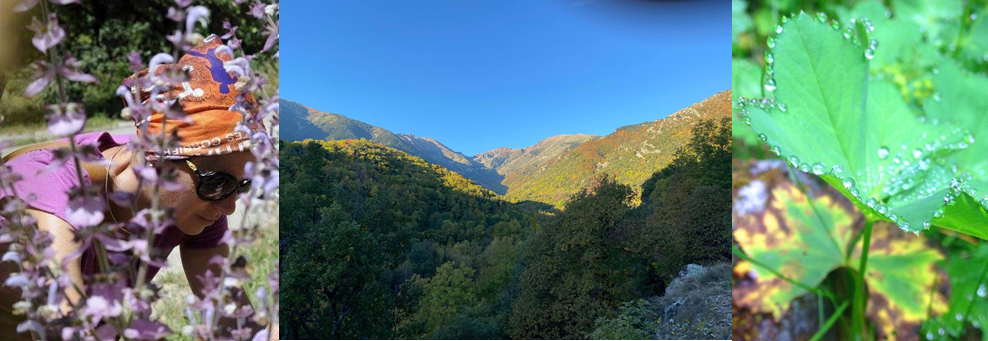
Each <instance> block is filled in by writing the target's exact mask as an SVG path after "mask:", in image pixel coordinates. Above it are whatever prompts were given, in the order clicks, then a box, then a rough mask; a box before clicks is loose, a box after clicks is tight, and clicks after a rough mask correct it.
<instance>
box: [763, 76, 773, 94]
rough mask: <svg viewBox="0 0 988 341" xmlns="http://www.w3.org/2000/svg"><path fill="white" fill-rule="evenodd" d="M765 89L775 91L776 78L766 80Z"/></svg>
mask: <svg viewBox="0 0 988 341" xmlns="http://www.w3.org/2000/svg"><path fill="white" fill-rule="evenodd" d="M765 91H768V92H772V91H775V80H774V79H771V78H769V79H768V80H766V81H765Z"/></svg>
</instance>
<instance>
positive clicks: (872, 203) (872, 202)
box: [865, 198, 878, 209]
mask: <svg viewBox="0 0 988 341" xmlns="http://www.w3.org/2000/svg"><path fill="white" fill-rule="evenodd" d="M865 205H868V207H870V208H872V209H874V208H875V205H878V200H875V198H868V200H865Z"/></svg>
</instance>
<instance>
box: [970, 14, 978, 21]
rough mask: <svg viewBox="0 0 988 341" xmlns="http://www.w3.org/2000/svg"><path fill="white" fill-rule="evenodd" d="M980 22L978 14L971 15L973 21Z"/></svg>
mask: <svg viewBox="0 0 988 341" xmlns="http://www.w3.org/2000/svg"><path fill="white" fill-rule="evenodd" d="M975 20H978V13H971V21H975Z"/></svg>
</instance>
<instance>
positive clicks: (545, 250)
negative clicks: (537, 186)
mask: <svg viewBox="0 0 988 341" xmlns="http://www.w3.org/2000/svg"><path fill="white" fill-rule="evenodd" d="M690 135H691V137H690V139H689V140H688V141H687V142H686V143H685V144H684V145H683V146H682V147H681V148H679V149H678V150H677V151H676V153H675V155H674V156H673V161H672V162H671V163H669V165H668V166H667V167H665V168H663V169H661V170H657V171H655V172H654V174H652V176H651V177H650V178H649V179H648V180H647V181H646V182H645V184H644V185H642V187H641V191H640V192H639V191H635V190H634V189H633V187H632V186H630V185H628V184H623V183H620V182H618V181H616V180H615V176H613V175H611V174H608V173H606V172H602V173H601V175H598V176H596V177H594V178H592V180H591V181H589V182H588V185H587V186H585V187H584V188H582V189H581V190H579V192H578V193H577V194H575V195H574V196H572V197H571V198H569V199H568V200H567V201H566V203H565V205H564V207H563V208H562V209H557V208H556V207H554V206H553V205H551V204H546V203H540V202H531V201H526V202H518V203H512V202H509V201H506V200H504V199H503V198H502V197H499V196H497V195H496V194H495V193H493V192H491V191H489V190H486V189H484V188H482V187H480V186H478V185H476V184H475V183H473V182H472V181H470V180H467V179H465V178H463V177H462V176H460V175H459V174H457V173H454V172H451V171H448V170H446V169H445V168H442V167H440V166H436V165H431V164H428V163H426V162H425V161H423V160H422V159H420V158H417V157H413V156H410V155H408V154H406V153H404V152H402V151H398V150H396V149H392V148H389V147H385V146H383V145H380V144H377V143H374V142H370V141H367V140H363V139H361V140H340V141H328V142H327V141H313V140H307V141H303V142H282V143H281V146H280V147H281V151H282V154H281V155H282V157H281V161H282V165H281V167H282V168H281V169H282V176H283V178H282V181H281V184H282V191H284V192H283V194H285V195H283V198H284V200H283V202H282V209H281V210H280V212H281V213H280V214H281V216H280V221H281V222H282V226H281V235H280V252H281V255H282V261H283V264H282V265H283V267H282V274H281V280H282V281H283V282H284V285H282V288H284V290H283V292H282V297H281V298H282V299H283V300H284V301H285V302H283V303H285V304H283V305H282V307H283V311H282V314H281V323H282V324H283V325H284V327H283V328H282V329H281V330H282V331H281V337H282V338H288V339H326V338H328V339H339V338H345V339H364V338H374V339H398V338H401V339H408V338H411V339H418V338H432V339H495V338H525V339H532V338H551V339H560V338H562V339H586V338H605V339H606V338H648V337H655V336H657V335H667V334H662V333H663V331H668V332H672V333H675V334H672V335H676V336H678V337H676V338H679V337H695V338H726V337H727V335H729V334H719V333H722V332H723V331H722V330H721V329H716V328H711V326H710V324H709V323H705V322H704V321H700V322H699V323H700V324H699V325H691V323H694V322H693V321H691V319H681V321H679V323H678V324H673V323H671V321H663V317H664V315H663V309H664V308H667V307H670V306H674V305H676V304H682V302H683V301H684V300H682V299H680V300H677V302H676V303H672V302H671V301H670V298H669V297H668V296H669V295H670V292H669V291H667V287H671V286H672V285H673V283H676V282H681V281H682V280H681V279H680V278H677V277H682V276H679V275H680V274H681V269H683V268H684V266H685V265H687V264H701V265H705V266H713V268H724V269H729V267H725V266H720V267H718V266H717V264H722V263H726V262H727V261H728V260H729V259H730V247H729V246H730V233H731V231H730V228H729V226H730V202H729V200H730V188H731V186H730V178H731V177H730V169H729V167H730V157H731V139H730V135H731V124H730V121H729V119H727V118H724V119H721V120H717V121H715V120H707V121H701V122H700V123H698V124H696V125H695V126H694V128H693V130H692V133H691V134H690ZM706 277H724V278H722V279H721V280H723V281H726V280H727V278H729V277H730V273H729V270H727V271H726V272H709V275H706ZM704 278H705V277H704ZM703 280H706V279H703ZM696 281H700V280H699V279H698V280H696ZM696 281H694V282H696ZM711 281H712V282H713V280H711ZM694 282H690V283H694ZM696 283H699V282H696ZM693 285H694V286H693V287H689V288H688V289H682V290H676V291H675V292H677V293H680V292H681V291H684V292H685V291H689V292H693V293H694V294H698V293H702V294H704V295H707V294H710V293H712V292H713V291H723V293H724V294H725V295H726V297H727V305H728V306H729V305H730V303H729V302H730V295H729V294H727V293H729V291H730V282H726V284H725V285H715V286H709V285H706V286H703V285H698V284H693ZM682 294H683V295H686V294H687V293H682ZM701 302H702V301H701ZM702 304H703V303H694V304H693V306H691V307H690V308H689V309H686V308H679V309H681V310H688V311H691V312H695V311H702V310H703V309H702V307H701V306H702ZM690 309H692V310H690ZM668 310H669V309H665V313H666V314H665V316H666V317H667V316H668ZM728 311H729V309H728ZM698 314H699V313H698ZM682 320H686V321H682ZM693 320H696V319H693ZM675 328H679V329H675ZM729 329H730V313H729V312H728V313H727V326H726V330H727V331H726V332H727V333H729ZM691 333H692V334H691Z"/></svg>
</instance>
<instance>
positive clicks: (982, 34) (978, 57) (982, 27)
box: [960, 10, 988, 63]
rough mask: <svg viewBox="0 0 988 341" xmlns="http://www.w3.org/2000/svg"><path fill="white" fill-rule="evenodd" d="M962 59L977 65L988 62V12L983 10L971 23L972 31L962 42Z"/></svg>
mask: <svg viewBox="0 0 988 341" xmlns="http://www.w3.org/2000/svg"><path fill="white" fill-rule="evenodd" d="M960 45H961V57H962V58H965V59H967V60H969V61H974V62H976V63H984V62H988V10H982V11H981V13H980V15H979V16H978V19H977V20H975V21H974V22H972V23H971V28H970V31H969V32H968V34H967V37H966V38H965V39H964V41H962V42H961V44H960Z"/></svg>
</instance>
